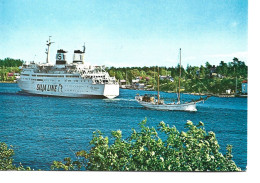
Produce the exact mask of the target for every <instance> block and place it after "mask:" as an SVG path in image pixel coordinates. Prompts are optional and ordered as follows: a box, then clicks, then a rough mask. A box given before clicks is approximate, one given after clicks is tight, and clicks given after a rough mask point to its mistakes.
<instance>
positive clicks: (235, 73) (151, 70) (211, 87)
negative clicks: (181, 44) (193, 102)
mask: <svg viewBox="0 0 260 183" xmlns="http://www.w3.org/2000/svg"><path fill="white" fill-rule="evenodd" d="M212 67H213V65H211V64H210V63H209V62H206V63H205V66H203V65H201V66H200V67H198V66H190V65H188V66H187V68H186V69H184V68H183V67H181V72H182V80H181V85H182V86H183V87H184V90H185V92H192V93H194V92H195V93H213V94H217V93H218V94H219V93H225V92H226V90H228V89H231V90H232V91H235V90H236V78H237V80H238V82H237V83H238V91H239V90H241V85H240V83H241V81H243V80H246V79H247V75H248V74H247V72H248V67H247V66H246V65H245V62H243V61H239V60H238V58H236V57H235V58H234V59H233V61H232V62H229V63H225V62H224V61H220V63H219V65H218V66H215V68H216V69H215V73H214V74H215V76H212V75H211V74H212V73H211V68H212ZM179 70H180V65H179V64H178V65H177V66H176V67H169V68H167V67H159V75H164V76H166V75H169V76H171V77H173V78H174V81H175V82H174V83H172V82H170V81H169V80H168V81H163V80H161V81H160V90H161V91H172V92H176V88H177V87H178V77H179ZM108 71H109V74H110V75H111V76H115V77H116V79H125V80H127V82H128V83H131V81H132V80H133V79H135V78H136V77H139V76H141V77H143V78H145V77H149V78H150V80H149V81H146V80H145V79H143V80H141V81H140V82H141V83H145V84H146V85H150V86H151V88H154V89H155V90H156V88H157V76H158V67H155V66H152V67H127V68H115V67H111V68H108ZM126 73H127V74H126Z"/></svg>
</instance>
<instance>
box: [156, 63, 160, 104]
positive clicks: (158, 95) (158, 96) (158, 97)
mask: <svg viewBox="0 0 260 183" xmlns="http://www.w3.org/2000/svg"><path fill="white" fill-rule="evenodd" d="M157 89H158V91H157V104H159V100H160V93H159V67H158V81H157Z"/></svg>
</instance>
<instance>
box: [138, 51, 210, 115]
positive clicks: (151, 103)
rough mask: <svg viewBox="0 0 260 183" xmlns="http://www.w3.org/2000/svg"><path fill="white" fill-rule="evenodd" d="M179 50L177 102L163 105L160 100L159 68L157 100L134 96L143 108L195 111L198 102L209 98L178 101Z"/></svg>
mask: <svg viewBox="0 0 260 183" xmlns="http://www.w3.org/2000/svg"><path fill="white" fill-rule="evenodd" d="M180 78H181V48H180V76H179V91H178V99H177V102H176V103H175V102H171V103H165V102H164V100H162V99H160V91H159V68H158V81H157V85H158V86H157V99H155V97H154V96H153V95H151V94H145V95H143V96H140V95H139V94H137V95H136V97H135V100H136V101H137V102H138V103H139V104H141V105H142V106H144V107H145V108H149V109H155V110H166V111H197V108H196V104H197V103H199V102H204V101H205V100H207V99H208V98H209V96H207V97H205V98H200V99H198V100H193V101H189V102H181V101H180V83H181V80H180Z"/></svg>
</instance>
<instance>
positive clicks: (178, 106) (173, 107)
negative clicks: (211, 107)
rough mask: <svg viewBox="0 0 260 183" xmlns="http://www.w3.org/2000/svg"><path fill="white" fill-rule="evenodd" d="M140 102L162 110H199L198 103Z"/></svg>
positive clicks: (148, 106)
mask: <svg viewBox="0 0 260 183" xmlns="http://www.w3.org/2000/svg"><path fill="white" fill-rule="evenodd" d="M138 102H139V104H141V105H142V106H144V107H145V108H148V109H154V110H162V111H191V112H195V111H197V108H196V103H195V102H191V103H186V104H156V103H150V102H143V101H138Z"/></svg>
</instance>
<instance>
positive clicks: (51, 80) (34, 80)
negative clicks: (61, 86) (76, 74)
mask: <svg viewBox="0 0 260 183" xmlns="http://www.w3.org/2000/svg"><path fill="white" fill-rule="evenodd" d="M23 80H32V81H55V80H48V79H45V80H43V79H30V78H23ZM64 81H65V82H72V81H71V80H64ZM80 81H81V82H86V80H80ZM58 82H60V80H58ZM74 82H79V80H74ZM87 82H89V81H87Z"/></svg>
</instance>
